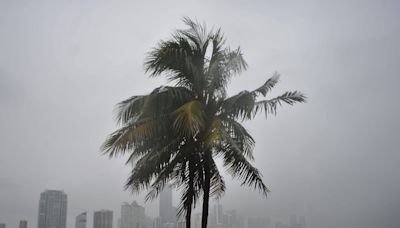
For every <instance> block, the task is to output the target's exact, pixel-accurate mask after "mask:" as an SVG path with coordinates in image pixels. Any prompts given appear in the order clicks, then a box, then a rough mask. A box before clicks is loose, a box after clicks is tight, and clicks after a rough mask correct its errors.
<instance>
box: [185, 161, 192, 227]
mask: <svg viewBox="0 0 400 228" xmlns="http://www.w3.org/2000/svg"><path fill="white" fill-rule="evenodd" d="M188 188H189V189H188V195H187V197H188V200H187V204H186V228H190V225H191V224H190V223H191V217H192V203H193V195H194V167H193V164H192V161H191V160H190V159H189V186H188Z"/></svg>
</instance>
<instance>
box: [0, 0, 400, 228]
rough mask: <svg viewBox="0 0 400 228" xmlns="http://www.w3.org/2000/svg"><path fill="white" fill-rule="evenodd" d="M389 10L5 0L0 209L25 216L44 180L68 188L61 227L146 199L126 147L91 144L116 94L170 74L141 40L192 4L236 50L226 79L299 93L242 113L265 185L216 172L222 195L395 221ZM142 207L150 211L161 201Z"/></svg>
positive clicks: (396, 22)
mask: <svg viewBox="0 0 400 228" xmlns="http://www.w3.org/2000/svg"><path fill="white" fill-rule="evenodd" d="M399 10H400V3H399V2H398V1H378V0H376V1H367V0H364V1H361V0H360V1H352V0H350V1H318V0H315V1H211V0H210V1H140V2H139V1H68V0H60V1H50V0H49V1H5V0H4V1H0V107H1V111H0V142H1V149H0V223H7V228H16V227H17V225H18V221H19V220H20V219H26V220H28V226H29V227H36V226H37V214H38V200H39V194H40V192H42V191H43V190H45V189H62V190H64V191H65V192H66V193H67V194H68V223H67V227H68V228H73V227H74V219H75V216H76V215H78V214H79V213H81V212H83V211H88V212H89V214H92V212H93V211H94V210H98V209H103V208H105V209H112V210H114V220H116V218H118V217H119V207H120V204H121V203H122V202H123V201H128V202H130V201H132V200H137V201H138V202H140V203H141V204H143V203H144V201H143V195H132V194H131V193H130V192H128V191H124V188H123V187H124V184H125V180H126V178H127V176H128V172H129V168H130V167H127V166H125V165H124V163H125V158H121V159H111V160H110V159H108V157H106V156H101V153H100V149H99V148H100V146H101V144H102V143H103V141H104V140H105V138H106V137H107V135H108V134H109V133H111V132H112V131H113V130H115V129H116V125H115V122H114V112H113V110H114V106H115V104H116V103H118V102H119V101H121V100H123V99H125V98H128V97H129V96H131V95H136V94H143V93H147V92H150V91H151V90H152V89H153V88H155V87H157V86H160V85H162V84H165V83H166V81H165V80H164V79H163V78H156V79H155V78H149V77H148V75H146V74H145V73H144V70H143V61H144V58H145V56H146V52H147V51H149V50H150V49H151V48H152V47H153V46H155V45H156V44H157V42H158V41H159V40H160V39H167V38H168V37H169V36H170V34H171V32H172V31H173V30H174V29H177V28H182V27H183V26H184V25H183V23H182V21H181V19H182V18H183V17H184V16H189V17H191V18H193V19H197V20H199V21H204V22H205V23H206V24H207V25H208V26H209V27H210V28H211V27H213V26H214V27H221V28H222V30H223V31H224V34H225V37H226V38H227V44H229V45H230V46H231V47H237V46H240V47H241V49H242V50H243V52H244V57H245V59H246V60H247V62H248V64H249V69H248V70H247V71H246V72H244V73H243V74H242V75H241V76H239V77H236V78H234V80H233V81H232V83H230V84H229V90H228V92H229V94H234V93H236V92H238V91H241V90H243V89H249V90H250V89H254V88H257V87H258V86H259V85H261V84H262V83H263V82H264V81H265V80H266V79H267V78H268V77H270V76H271V75H272V74H273V72H275V71H278V72H279V73H281V75H282V77H281V81H280V83H279V84H278V86H277V87H276V88H275V89H274V90H273V92H272V93H271V94H270V95H271V96H273V95H277V94H280V93H282V92H284V91H286V90H296V89H298V90H301V91H302V92H304V93H305V94H306V95H307V97H308V102H307V103H306V104H297V105H295V106H293V107H291V106H282V107H281V108H279V109H278V114H277V116H275V117H270V118H268V119H267V120H266V119H265V118H264V116H263V115H260V116H259V117H258V118H257V119H256V120H254V121H251V122H246V123H245V126H246V127H248V129H249V130H250V132H251V133H252V135H253V136H254V138H255V140H256V147H255V151H254V154H255V163H254V164H255V166H256V167H258V168H259V169H260V170H261V171H262V173H263V175H264V181H265V183H266V184H267V185H268V186H269V188H270V189H271V194H270V195H269V197H268V198H267V199H265V198H263V197H262V196H261V195H259V194H258V193H257V192H254V191H252V190H251V189H249V188H245V187H241V186H240V183H239V182H237V181H232V180H231V178H230V176H226V177H225V180H226V181H227V182H228V186H227V191H226V194H225V195H224V197H223V198H222V200H221V203H222V204H223V206H224V209H236V210H238V211H239V212H240V213H242V214H244V215H247V216H269V217H270V218H271V220H272V221H273V222H276V221H282V222H287V221H288V219H289V216H290V215H293V214H294V215H299V216H300V215H303V216H305V217H306V220H307V227H309V228H342V227H343V228H344V227H351V228H358V227H363V228H376V227H382V228H386V227H387V228H392V227H398V226H399V224H400V218H399V216H400V197H399V196H398V193H399V192H400V179H399V173H400V166H399V163H400V154H399V144H400V142H399V132H400V121H399V120H398V116H400V113H399V112H400V102H399V101H398V99H399V97H400V92H399V89H398V88H399V84H400V78H399V72H400V64H399V59H400V44H399V40H400V16H399ZM174 197H175V199H174V201H175V204H177V202H178V201H177V200H178V199H177V198H178V195H174ZM145 207H146V213H147V214H149V215H151V216H152V217H155V216H157V215H158V201H154V202H151V203H147V204H145ZM197 208H201V205H197ZM89 218H90V217H89ZM89 227H90V226H89Z"/></svg>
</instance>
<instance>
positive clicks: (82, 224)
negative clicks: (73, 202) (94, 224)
mask: <svg viewBox="0 0 400 228" xmlns="http://www.w3.org/2000/svg"><path fill="white" fill-rule="evenodd" d="M86 222H87V214H86V212H83V213H81V214H80V215H78V216H76V218H75V228H86Z"/></svg>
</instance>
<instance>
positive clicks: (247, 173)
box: [217, 136, 269, 196]
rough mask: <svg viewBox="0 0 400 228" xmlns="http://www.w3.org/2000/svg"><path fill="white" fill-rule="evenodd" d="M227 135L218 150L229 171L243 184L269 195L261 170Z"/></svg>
mask: <svg viewBox="0 0 400 228" xmlns="http://www.w3.org/2000/svg"><path fill="white" fill-rule="evenodd" d="M225 137H226V143H225V144H224V145H222V146H221V147H220V148H219V149H218V150H217V151H218V153H220V154H221V155H222V158H223V162H224V164H223V165H224V166H225V167H227V171H228V173H230V174H231V175H232V177H234V178H237V179H239V180H241V182H242V183H241V184H242V185H246V186H250V187H252V188H254V189H256V190H259V191H260V192H261V193H262V194H264V195H265V196H267V193H268V192H269V189H268V188H267V186H266V185H265V184H264V182H263V180H262V175H261V173H260V172H259V170H258V169H257V168H255V167H254V166H253V165H251V164H250V162H249V161H248V160H247V159H246V157H245V156H244V154H243V151H241V150H239V149H238V148H237V147H236V146H234V145H233V144H232V143H231V142H232V140H229V136H225Z"/></svg>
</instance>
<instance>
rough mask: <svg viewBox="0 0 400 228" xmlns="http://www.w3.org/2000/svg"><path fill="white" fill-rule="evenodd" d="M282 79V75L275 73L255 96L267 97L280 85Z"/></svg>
mask: <svg viewBox="0 0 400 228" xmlns="http://www.w3.org/2000/svg"><path fill="white" fill-rule="evenodd" d="M279 78H280V75H279V74H278V73H277V72H275V73H274V75H273V76H272V77H271V78H269V79H268V80H267V81H266V82H265V83H264V84H263V85H262V86H260V87H259V88H258V89H256V90H254V91H253V93H254V94H256V95H257V94H261V95H263V96H264V97H265V96H266V95H267V93H268V92H269V91H270V90H271V89H272V88H273V87H274V86H275V85H276V83H278V81H279Z"/></svg>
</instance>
